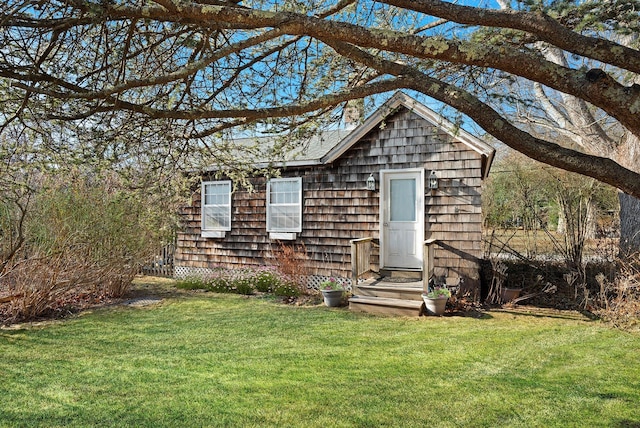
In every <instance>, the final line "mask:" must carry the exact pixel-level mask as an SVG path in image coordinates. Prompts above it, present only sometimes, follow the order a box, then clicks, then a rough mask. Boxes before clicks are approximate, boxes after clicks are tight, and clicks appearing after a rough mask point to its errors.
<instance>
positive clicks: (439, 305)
mask: <svg viewBox="0 0 640 428" xmlns="http://www.w3.org/2000/svg"><path fill="white" fill-rule="evenodd" d="M422 300H424V306H425V307H426V308H427V314H428V315H437V316H441V315H442V314H444V309H445V307H446V306H447V300H449V298H448V297H438V298H436V299H432V298H431V297H427V295H426V294H423V295H422Z"/></svg>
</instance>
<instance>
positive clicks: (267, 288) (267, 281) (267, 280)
mask: <svg viewBox="0 0 640 428" xmlns="http://www.w3.org/2000/svg"><path fill="white" fill-rule="evenodd" d="M279 286H280V279H279V278H278V275H277V274H276V273H275V272H274V271H272V270H260V271H258V273H257V274H256V277H255V287H256V290H257V291H260V292H261V293H273V292H274V291H275V290H276V288H277V287H279Z"/></svg>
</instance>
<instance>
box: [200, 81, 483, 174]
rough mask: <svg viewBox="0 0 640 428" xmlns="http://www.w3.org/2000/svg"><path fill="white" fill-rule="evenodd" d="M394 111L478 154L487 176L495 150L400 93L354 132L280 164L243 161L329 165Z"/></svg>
mask: <svg viewBox="0 0 640 428" xmlns="http://www.w3.org/2000/svg"><path fill="white" fill-rule="evenodd" d="M398 107H405V108H407V109H408V110H410V111H412V112H413V113H415V114H417V115H418V116H419V117H421V118H422V119H424V120H426V121H428V122H430V123H432V124H434V125H435V126H438V127H439V128H440V129H441V130H442V131H444V132H446V133H447V134H449V135H451V136H452V137H453V138H454V139H455V141H459V142H461V143H462V144H465V145H466V146H468V147H469V148H471V149H472V150H475V151H476V152H478V153H479V154H480V155H481V156H482V177H483V178H485V177H486V176H487V174H488V173H489V168H490V167H491V163H492V161H493V157H494V154H495V149H494V148H493V147H492V146H490V145H489V144H487V143H486V142H484V141H482V140H481V139H479V138H477V137H474V136H473V135H471V134H469V133H468V132H466V131H465V130H463V129H460V127H456V126H455V125H454V124H453V123H451V122H450V121H448V120H446V119H445V118H443V117H442V116H440V115H439V114H437V113H436V112H434V111H433V110H431V109H429V108H428V107H426V106H425V105H423V104H421V103H419V102H418V101H416V100H415V99H413V98H412V97H410V96H408V95H406V94H404V93H402V92H396V93H395V94H394V95H393V96H392V97H391V98H389V99H388V100H387V101H386V102H385V103H384V104H383V105H382V106H380V107H379V108H378V109H377V110H376V111H374V112H373V113H372V114H371V115H369V117H367V118H366V119H365V120H364V122H363V123H362V124H360V125H359V126H357V127H356V128H355V129H352V130H345V129H338V130H330V131H323V132H320V133H318V134H317V135H314V136H312V137H310V138H309V139H308V140H307V141H305V142H304V144H303V145H302V147H300V148H296V149H294V150H292V151H291V152H289V153H286V154H285V156H284V160H283V161H279V162H267V161H265V159H256V160H254V161H251V160H247V161H249V162H253V163H255V164H256V167H258V168H261V167H266V166H268V165H271V166H287V167H304V166H314V165H325V164H330V163H333V162H334V161H336V160H337V159H339V158H340V156H342V155H343V154H344V153H345V152H346V151H347V150H349V149H350V148H351V147H353V145H355V144H356V143H357V142H358V141H360V140H361V139H362V138H363V137H364V136H365V135H366V134H367V133H369V132H370V131H371V130H373V129H374V128H375V127H376V126H378V125H379V124H380V123H381V122H382V121H383V120H384V119H385V118H386V117H387V116H389V115H390V114H392V113H393V112H395V111H396V109H397V108H398ZM276 138H278V137H274V136H261V137H254V138H239V139H235V140H233V142H234V144H236V145H238V146H246V147H249V146H252V145H256V144H257V145H260V146H263V147H271V146H273V145H274V144H275V140H276ZM212 169H215V168H212Z"/></svg>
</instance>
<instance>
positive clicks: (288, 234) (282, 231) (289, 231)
mask: <svg viewBox="0 0 640 428" xmlns="http://www.w3.org/2000/svg"><path fill="white" fill-rule="evenodd" d="M285 181H293V182H296V183H297V184H298V201H299V202H298V204H297V205H298V217H299V218H300V225H299V226H298V227H289V228H287V227H281V228H274V227H271V183H272V182H285ZM283 205H284V204H283ZM288 205H294V204H288ZM266 208H267V232H269V233H270V235H269V236H270V237H271V239H296V235H295V233H299V232H302V177H293V178H272V179H271V180H269V181H268V182H267V207H266Z"/></svg>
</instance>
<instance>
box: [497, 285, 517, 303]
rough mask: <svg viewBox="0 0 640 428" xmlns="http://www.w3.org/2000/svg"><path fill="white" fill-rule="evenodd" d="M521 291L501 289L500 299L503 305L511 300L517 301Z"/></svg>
mask: <svg viewBox="0 0 640 428" xmlns="http://www.w3.org/2000/svg"><path fill="white" fill-rule="evenodd" d="M521 291H522V289H521V288H503V289H502V293H501V295H500V297H501V298H502V301H503V302H505V303H507V302H511V301H512V300H514V299H517V298H518V297H519V296H520V292H521Z"/></svg>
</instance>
